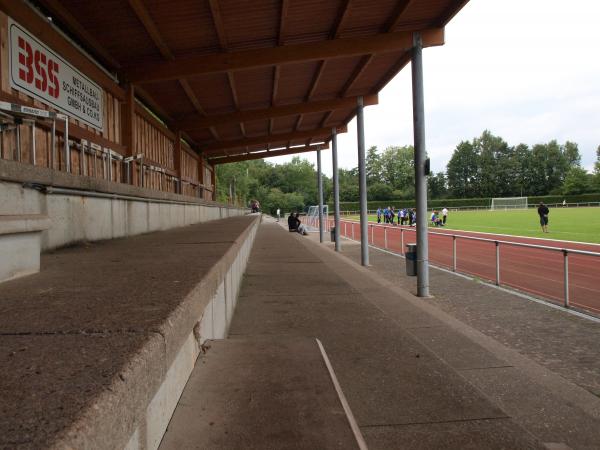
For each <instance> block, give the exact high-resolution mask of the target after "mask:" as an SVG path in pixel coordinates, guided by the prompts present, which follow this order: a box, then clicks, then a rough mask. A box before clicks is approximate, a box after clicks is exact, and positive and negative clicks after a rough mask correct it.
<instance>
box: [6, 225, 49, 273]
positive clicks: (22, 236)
mask: <svg viewBox="0 0 600 450" xmlns="http://www.w3.org/2000/svg"><path fill="white" fill-rule="evenodd" d="M48 228H50V219H48V217H47V216H45V215H43V214H18V215H0V255H10V258H7V257H3V258H0V283H2V282H3V281H6V280H10V279H13V278H18V277H22V276H25V275H30V274H32V273H36V272H39V270H40V252H41V248H42V242H41V234H42V231H44V230H47V229H48Z"/></svg>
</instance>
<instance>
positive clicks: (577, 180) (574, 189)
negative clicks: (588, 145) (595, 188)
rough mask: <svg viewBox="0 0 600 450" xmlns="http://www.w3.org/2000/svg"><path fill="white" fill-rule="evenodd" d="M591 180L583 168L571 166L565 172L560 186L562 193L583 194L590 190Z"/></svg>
mask: <svg viewBox="0 0 600 450" xmlns="http://www.w3.org/2000/svg"><path fill="white" fill-rule="evenodd" d="M591 182H592V180H591V177H590V176H589V174H588V173H587V171H586V170H585V169H582V168H581V167H577V166H575V167H571V169H570V170H569V172H567V176H566V177H565V182H564V184H563V188H562V191H563V194H565V195H577V194H585V193H586V192H589V191H590V190H591V188H592V183H591Z"/></svg>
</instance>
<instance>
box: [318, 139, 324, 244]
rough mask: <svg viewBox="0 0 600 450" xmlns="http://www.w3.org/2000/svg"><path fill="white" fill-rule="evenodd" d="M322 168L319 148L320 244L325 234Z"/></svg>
mask: <svg viewBox="0 0 600 450" xmlns="http://www.w3.org/2000/svg"><path fill="white" fill-rule="evenodd" d="M322 169H323V168H322V167H321V150H317V186H318V191H319V242H320V243H321V244H322V243H323V241H324V240H325V239H324V236H325V231H324V228H323V170H322Z"/></svg>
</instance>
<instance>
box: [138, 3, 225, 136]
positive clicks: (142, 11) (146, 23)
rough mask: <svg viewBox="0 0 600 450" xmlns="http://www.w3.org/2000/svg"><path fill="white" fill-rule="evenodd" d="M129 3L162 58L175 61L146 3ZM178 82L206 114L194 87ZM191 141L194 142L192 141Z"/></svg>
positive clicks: (214, 132) (191, 100) (201, 111)
mask: <svg viewBox="0 0 600 450" xmlns="http://www.w3.org/2000/svg"><path fill="white" fill-rule="evenodd" d="M128 1H129V6H130V7H131V9H133V12H134V13H135V15H136V17H137V18H138V20H139V21H140V22H141V23H142V25H143V27H144V29H145V30H146V33H148V35H149V36H150V39H152V42H153V43H154V45H155V46H156V48H158V51H159V52H160V54H161V55H162V57H163V58H165V59H167V60H170V61H172V60H173V59H175V55H173V52H171V49H170V48H169V46H168V45H167V43H166V42H165V40H164V39H163V38H162V36H161V35H160V31H159V30H158V27H157V26H156V24H155V23H154V20H152V17H151V16H150V12H149V11H148V9H147V8H146V6H145V5H144V3H143V2H142V1H141V0H128ZM178 81H179V84H180V85H181V88H182V89H183V91H184V92H185V95H186V96H187V97H188V99H189V100H190V103H191V104H192V105H193V106H194V108H195V109H196V111H198V112H199V113H201V114H202V113H204V110H203V108H202V106H201V105H200V102H199V101H198V98H197V97H196V94H194V91H193V90H192V87H191V86H190V84H189V83H188V81H187V80H186V79H184V78H180V79H179V80H178ZM146 96H147V97H149V95H148V94H147V93H146ZM153 108H154V107H153ZM210 131H211V134H212V136H213V137H214V138H215V139H218V137H219V135H218V134H217V132H216V130H214V129H211V130H210ZM186 138H187V139H190V137H189V136H186ZM190 141H191V142H193V141H192V140H191V139H190Z"/></svg>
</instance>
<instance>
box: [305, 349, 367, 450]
mask: <svg viewBox="0 0 600 450" xmlns="http://www.w3.org/2000/svg"><path fill="white" fill-rule="evenodd" d="M315 340H316V341H317V345H318V346H319V350H321V356H322V357H323V361H325V365H326V366H327V370H328V371H329V376H330V377H331V382H332V383H333V387H335V390H336V392H337V395H338V398H339V399H340V403H341V404H342V407H343V408H344V412H345V413H346V418H347V419H348V423H350V428H352V433H354V438H355V439H356V443H357V444H358V448H360V450H369V448H368V447H367V443H366V442H365V438H364V437H363V435H362V433H361V432H360V428H359V426H358V423H356V419H355V418H354V414H352V410H351V409H350V405H349V404H348V401H347V400H346V396H345V395H344V392H343V391H342V387H341V386H340V383H339V382H338V379H337V377H336V376H335V372H334V371H333V366H332V365H331V362H330V361H329V357H328V356H327V353H326V352H325V348H324V347H323V344H322V343H321V341H320V340H318V339H315Z"/></svg>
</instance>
